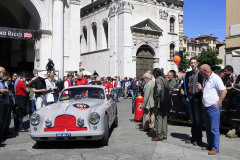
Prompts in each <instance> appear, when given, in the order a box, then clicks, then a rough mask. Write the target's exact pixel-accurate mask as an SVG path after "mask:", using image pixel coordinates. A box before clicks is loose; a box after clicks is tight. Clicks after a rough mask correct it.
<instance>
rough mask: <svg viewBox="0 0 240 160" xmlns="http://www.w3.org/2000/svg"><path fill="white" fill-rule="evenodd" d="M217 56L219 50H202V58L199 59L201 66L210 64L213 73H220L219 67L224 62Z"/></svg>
mask: <svg viewBox="0 0 240 160" xmlns="http://www.w3.org/2000/svg"><path fill="white" fill-rule="evenodd" d="M217 56H218V50H213V49H211V48H208V49H207V50H205V49H202V53H201V56H199V57H198V58H197V59H198V62H199V66H201V65H203V64H208V65H209V66H210V67H211V69H212V71H214V72H218V71H219V70H220V69H221V67H220V66H219V65H220V64H222V62H223V61H222V59H219V58H218V57H217Z"/></svg>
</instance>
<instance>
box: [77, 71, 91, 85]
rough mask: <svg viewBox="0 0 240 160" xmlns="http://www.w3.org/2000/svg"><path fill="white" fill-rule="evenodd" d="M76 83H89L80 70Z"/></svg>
mask: <svg viewBox="0 0 240 160" xmlns="http://www.w3.org/2000/svg"><path fill="white" fill-rule="evenodd" d="M75 85H76V86H80V85H88V80H87V79H86V78H84V77H83V75H82V73H81V72H78V74H77V80H76V81H75Z"/></svg>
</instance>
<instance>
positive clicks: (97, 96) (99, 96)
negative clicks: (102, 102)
mask: <svg viewBox="0 0 240 160" xmlns="http://www.w3.org/2000/svg"><path fill="white" fill-rule="evenodd" d="M94 97H95V98H102V96H101V95H99V94H92V95H90V96H89V98H94Z"/></svg>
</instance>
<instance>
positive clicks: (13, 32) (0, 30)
mask: <svg viewBox="0 0 240 160" xmlns="http://www.w3.org/2000/svg"><path fill="white" fill-rule="evenodd" d="M0 38H12V39H24V40H31V41H33V40H34V31H33V30H25V29H19V28H6V27H0Z"/></svg>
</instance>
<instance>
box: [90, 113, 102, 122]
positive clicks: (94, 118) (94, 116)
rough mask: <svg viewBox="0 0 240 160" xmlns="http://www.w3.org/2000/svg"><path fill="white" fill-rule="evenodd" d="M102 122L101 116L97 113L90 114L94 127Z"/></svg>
mask: <svg viewBox="0 0 240 160" xmlns="http://www.w3.org/2000/svg"><path fill="white" fill-rule="evenodd" d="M99 121H100V115H99V114H98V113H97V112H93V113H91V114H90V117H89V122H90V123H91V124H93V125H95V124H97V123H98V122H99Z"/></svg>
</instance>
